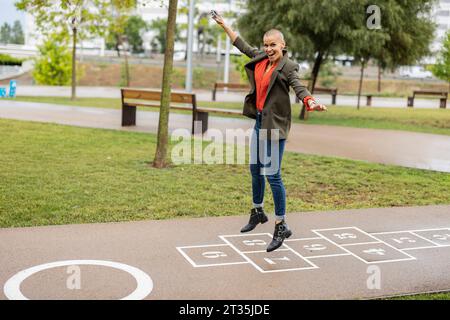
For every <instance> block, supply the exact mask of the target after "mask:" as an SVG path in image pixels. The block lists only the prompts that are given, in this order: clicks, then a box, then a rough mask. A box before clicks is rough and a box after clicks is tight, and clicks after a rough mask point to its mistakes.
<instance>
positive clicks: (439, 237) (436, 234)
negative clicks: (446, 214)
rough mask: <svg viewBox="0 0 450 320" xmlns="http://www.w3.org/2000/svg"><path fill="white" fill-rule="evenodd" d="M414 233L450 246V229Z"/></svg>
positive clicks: (440, 244) (436, 242) (438, 243)
mask: <svg viewBox="0 0 450 320" xmlns="http://www.w3.org/2000/svg"><path fill="white" fill-rule="evenodd" d="M414 234H415V235H418V236H419V237H423V238H425V239H427V240H429V241H431V242H433V243H435V244H437V245H439V246H450V229H436V230H426V231H414Z"/></svg>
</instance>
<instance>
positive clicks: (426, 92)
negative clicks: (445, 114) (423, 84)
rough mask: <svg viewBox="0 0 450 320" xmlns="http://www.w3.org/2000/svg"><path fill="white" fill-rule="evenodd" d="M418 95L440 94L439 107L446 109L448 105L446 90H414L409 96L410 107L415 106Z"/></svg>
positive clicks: (408, 103)
mask: <svg viewBox="0 0 450 320" xmlns="http://www.w3.org/2000/svg"><path fill="white" fill-rule="evenodd" d="M416 95H425V96H439V97H440V99H439V108H442V109H445V108H446V107H447V98H448V92H446V91H431V90H414V91H413V95H412V97H408V100H407V106H408V107H411V108H412V107H414V98H415V97H416Z"/></svg>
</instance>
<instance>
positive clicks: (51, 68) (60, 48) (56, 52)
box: [33, 34, 72, 86]
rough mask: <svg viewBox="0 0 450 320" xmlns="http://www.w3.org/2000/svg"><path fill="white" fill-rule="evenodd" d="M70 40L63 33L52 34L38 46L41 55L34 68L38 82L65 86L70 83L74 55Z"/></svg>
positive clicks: (34, 75)
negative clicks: (70, 49)
mask: <svg viewBox="0 0 450 320" xmlns="http://www.w3.org/2000/svg"><path fill="white" fill-rule="evenodd" d="M69 41H70V40H69V38H68V37H65V36H62V35H61V34H50V35H47V38H46V39H45V41H44V43H43V44H41V45H40V46H38V49H39V53H40V55H39V56H38V58H36V59H35V61H36V63H35V66H34V70H33V77H34V79H35V80H36V83H37V84H42V85H51V86H64V85H68V84H69V83H70V76H71V73H72V67H71V60H72V56H71V54H70V51H69V49H68V45H69Z"/></svg>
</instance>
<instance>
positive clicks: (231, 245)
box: [219, 233, 268, 272]
mask: <svg viewBox="0 0 450 320" xmlns="http://www.w3.org/2000/svg"><path fill="white" fill-rule="evenodd" d="M266 234H268V233H266ZM226 237H227V236H219V238H220V239H222V240H223V241H224V242H225V243H228V244H229V245H230V247H231V248H233V249H234V250H235V251H236V252H237V253H238V254H239V255H241V256H242V257H243V258H244V259H245V260H246V261H248V262H249V263H250V264H252V265H253V266H254V267H255V268H256V270H259V271H260V272H264V270H263V269H261V268H260V267H259V266H258V265H257V264H256V263H254V262H253V261H252V260H251V259H250V258H248V257H247V256H246V255H245V254H243V253H242V252H241V251H240V250H238V248H236V247H235V246H234V245H233V244H232V243H231V242H230V241H228V240H227V239H226Z"/></svg>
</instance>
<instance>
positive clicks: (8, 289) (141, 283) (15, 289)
mask: <svg viewBox="0 0 450 320" xmlns="http://www.w3.org/2000/svg"><path fill="white" fill-rule="evenodd" d="M77 265H94V266H103V267H110V268H114V269H119V270H122V271H125V272H127V273H129V274H131V275H132V276H133V277H134V278H135V279H136V282H137V287H136V290H134V291H133V292H132V293H131V294H129V295H128V296H126V297H125V298H122V299H121V300H142V299H144V298H145V297H146V296H148V295H149V294H150V292H152V290H153V281H152V278H150V276H149V275H148V274H146V273H145V272H144V271H142V270H140V269H138V268H135V267H132V266H129V265H127V264H123V263H119V262H113V261H105V260H65V261H56V262H51V263H44V264H40V265H38V266H34V267H31V268H28V269H25V270H22V271H20V272H19V273H16V274H15V275H14V276H12V277H11V278H9V280H8V281H6V283H5V285H4V287H3V292H4V293H5V296H6V297H7V298H8V299H9V300H29V299H28V298H27V297H25V296H24V295H23V294H22V292H21V291H20V285H21V284H22V282H23V281H24V280H25V279H27V278H28V277H30V276H32V275H33V274H35V273H38V272H41V271H44V270H47V269H52V268H58V267H65V266H77Z"/></svg>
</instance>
